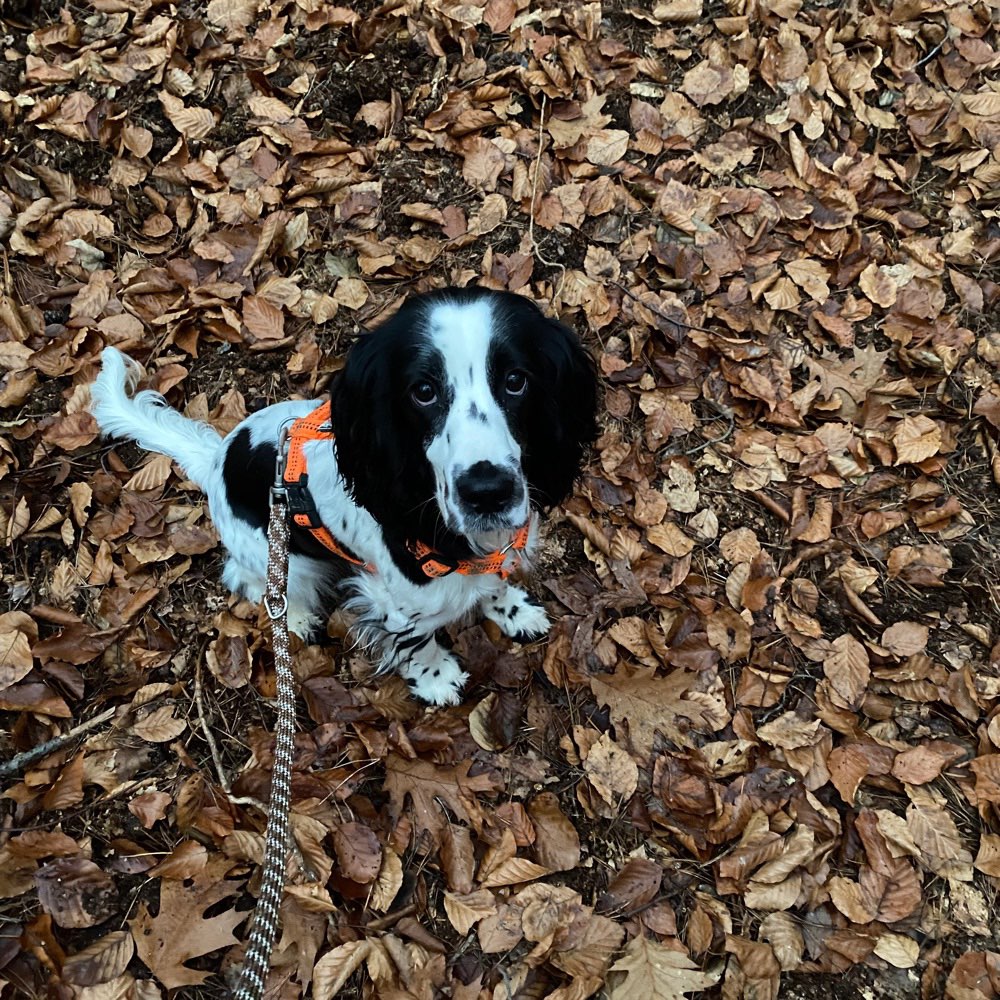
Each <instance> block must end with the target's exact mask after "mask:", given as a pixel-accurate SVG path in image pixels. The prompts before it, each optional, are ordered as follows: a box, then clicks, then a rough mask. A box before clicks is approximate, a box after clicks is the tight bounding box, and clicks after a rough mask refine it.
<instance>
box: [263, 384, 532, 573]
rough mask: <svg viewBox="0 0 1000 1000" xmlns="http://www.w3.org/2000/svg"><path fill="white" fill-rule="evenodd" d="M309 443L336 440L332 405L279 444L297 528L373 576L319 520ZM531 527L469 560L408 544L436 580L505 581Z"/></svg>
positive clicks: (279, 476) (280, 472) (299, 423)
mask: <svg viewBox="0 0 1000 1000" xmlns="http://www.w3.org/2000/svg"><path fill="white" fill-rule="evenodd" d="M310 441H333V426H332V424H331V422H330V403H329V402H326V403H323V404H322V405H321V406H318V407H317V408H316V409H315V410H313V411H312V413H309V414H307V415H306V416H304V417H300V418H299V419H298V420H296V421H295V422H294V423H293V424H292V426H291V428H290V429H289V430H288V432H287V434H286V433H282V436H281V439H280V440H279V442H278V458H277V463H278V467H277V473H276V476H275V482H276V487H275V488H276V489H279V488H280V489H283V490H284V492H285V496H286V497H287V502H288V514H289V516H290V517H291V519H292V521H293V523H294V524H296V525H298V526H299V527H300V528H305V529H306V531H308V532H309V533H310V534H311V535H312V536H313V538H315V539H316V541H317V542H319V543H320V544H321V545H322V546H324V547H325V548H326V549H328V550H329V551H330V552H332V553H333V554H334V555H336V556H339V557H340V558H341V559H345V560H346V561H347V562H349V563H352V564H353V565H355V566H361V567H362V568H363V569H365V570H367V571H368V572H369V573H374V572H375V566H374V565H373V564H372V563H366V562H365V561H364V560H362V559H359V558H358V557H357V556H356V555H354V553H353V552H351V551H349V550H348V549H347V548H345V547H344V546H343V545H341V544H340V543H339V542H338V541H337V539H336V538H334V536H333V535H332V534H331V533H330V531H329V529H327V527H326V526H325V525H324V524H323V521H322V519H321V518H320V516H319V511H317V509H316V504H315V502H314V501H313V498H312V494H311V493H310V492H309V473H308V463H307V462H306V456H305V451H304V450H303V447H304V445H305V444H306V443H308V442H310ZM278 483H280V487H279V486H278V485H277V484H278ZM530 523H531V522H530V520H529V521H527V522H525V523H524V524H523V525H522V526H521V527H520V528H519V529H518V530H517V532H516V533H515V534H514V537H513V538H512V539H511V540H510V541H509V542H508V543H507V544H506V545H505V546H504V547H503V548H501V549H497V550H495V551H494V552H489V553H487V554H486V555H482V556H475V557H472V558H470V559H449V558H447V557H446V556H444V555H442V554H441V553H440V552H435V551H434V549H432V548H431V547H430V546H429V545H426V544H425V543H424V542H420V541H416V542H407V544H406V548H407V550H408V551H409V552H410V554H411V555H412V556H413V558H414V559H416V560H417V564H418V565H419V566H420V569H421V571H422V572H423V573H424V575H425V576H428V577H430V578H431V579H437V578H438V577H442V576H448V575H449V574H450V573H458V574H459V575H460V576H499V577H500V578H501V579H506V578H507V577H508V576H510V574H511V573H513V572H514V570H516V569H517V568H518V566H519V565H520V564H521V553H522V551H523V550H524V547H525V546H526V545H527V544H528V536H529V534H530V531H529V525H530Z"/></svg>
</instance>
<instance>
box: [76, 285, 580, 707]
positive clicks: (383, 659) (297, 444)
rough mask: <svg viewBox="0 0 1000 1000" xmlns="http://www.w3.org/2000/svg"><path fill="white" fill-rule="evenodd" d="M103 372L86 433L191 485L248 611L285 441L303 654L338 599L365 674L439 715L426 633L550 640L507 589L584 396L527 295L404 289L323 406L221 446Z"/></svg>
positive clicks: (258, 426) (130, 373)
mask: <svg viewBox="0 0 1000 1000" xmlns="http://www.w3.org/2000/svg"><path fill="white" fill-rule="evenodd" d="M101 360H102V367H101V371H100V373H99V374H98V376H97V378H96V380H95V381H94V383H93V384H92V386H91V400H92V402H91V413H92V414H93V415H94V417H95V419H96V421H97V423H98V425H99V427H100V429H101V432H102V433H103V434H104V435H105V436H108V437H113V438H128V439H131V440H133V441H136V442H137V443H138V444H139V445H140V446H141V447H143V448H145V449H147V450H148V451H155V452H161V453H163V454H165V455H169V456H170V457H171V458H172V459H173V460H174V461H175V462H176V463H177V464H178V465H179V466H180V467H181V468H182V469H183V471H184V474H185V475H186V476H187V477H188V478H189V479H190V480H192V481H193V482H195V483H196V484H197V485H198V486H199V488H201V489H202V490H203V491H204V492H205V494H206V495H207V499H208V506H209V512H210V514H211V516H212V520H213V522H214V524H215V527H216V529H217V531H218V533H219V536H220V539H221V541H222V543H223V545H224V546H225V548H226V550H227V554H226V562H225V569H224V572H223V577H222V578H223V582H224V583H225V584H226V586H227V587H228V588H229V589H230V590H231V591H233V592H234V593H236V594H238V595H240V596H242V597H245V598H247V599H248V600H251V601H254V602H259V601H261V600H262V597H263V594H264V588H265V573H266V568H267V537H266V531H267V522H268V516H269V498H270V493H269V491H270V488H271V486H272V484H273V482H274V475H275V467H276V461H277V460H278V458H279V452H280V453H281V454H282V455H284V451H285V446H284V444H283V443H282V438H283V435H285V434H286V433H288V432H289V429H290V435H291V436H290V443H289V444H288V445H287V448H288V452H287V458H286V459H285V470H286V471H285V475H284V479H285V483H286V485H287V488H288V491H289V492H288V497H289V509H290V512H291V513H292V521H293V523H292V525H291V541H290V546H289V573H288V593H287V599H288V622H289V627H290V629H291V630H292V631H294V632H295V633H296V634H298V635H299V636H300V637H302V638H303V639H305V640H306V641H309V640H315V639H316V638H317V637H318V636H320V635H324V634H325V627H326V620H327V617H328V614H329V611H330V610H331V605H332V602H333V601H334V600H335V598H336V597H337V596H338V591H339V592H340V596H341V597H342V603H343V605H344V606H345V607H346V608H347V609H348V610H349V611H351V612H353V613H354V614H355V615H356V625H355V626H354V632H355V635H356V636H357V638H358V640H359V641H360V642H361V643H362V644H363V645H365V646H367V647H369V648H370V649H371V650H372V651H373V653H374V656H373V658H374V660H375V662H376V670H377V671H388V670H397V671H398V672H399V673H400V674H401V676H402V677H403V678H404V680H405V681H406V682H407V683H408V684H409V686H410V689H411V691H413V693H414V694H415V695H416V696H417V697H418V698H420V699H422V700H423V701H425V702H428V703H430V704H434V705H446V704H456V703H457V702H458V700H459V698H460V696H461V693H462V690H463V687H464V685H465V683H466V681H467V679H468V678H467V675H466V673H465V672H464V671H463V670H462V667H461V665H460V664H459V662H458V661H457V660H456V658H455V657H454V656H453V655H452V654H451V653H450V652H448V651H447V650H446V649H444V648H443V647H442V646H441V645H440V644H439V643H438V641H437V639H436V637H435V633H436V631H437V630H438V629H440V628H443V627H444V626H447V625H449V624H451V623H453V622H458V621H461V620H464V619H466V618H467V617H468V616H469V615H470V614H471V613H472V612H474V611H476V610H478V611H479V612H480V613H481V614H482V615H484V616H485V617H486V618H488V619H490V620H491V621H493V622H495V623H496V624H497V625H498V626H499V627H500V629H501V631H502V632H504V633H505V634H506V635H509V636H512V637H514V638H516V639H517V640H519V641H528V640H532V639H537V638H539V637H541V636H543V635H545V634H546V633H547V631H548V627H549V623H548V619H547V617H546V614H545V611H544V609H543V608H542V607H540V606H539V605H538V604H536V603H534V602H533V601H532V600H531V599H530V598H529V596H528V595H527V593H525V591H523V590H522V589H520V588H519V587H517V586H514V585H512V584H511V583H509V582H508V581H507V576H508V574H509V572H510V571H511V570H512V569H514V568H516V567H517V566H518V564H522V565H523V566H524V567H527V566H529V565H530V563H531V559H532V555H533V553H534V551H535V549H536V543H537V529H538V512H539V511H540V510H542V509H544V508H546V507H550V506H552V505H554V504H557V503H559V502H560V501H561V500H562V499H563V498H564V497H565V496H566V495H567V494H568V493H569V491H570V490H571V488H572V486H573V482H574V480H575V479H576V477H577V475H578V474H579V471H580V465H581V461H582V456H583V453H584V450H585V448H586V447H587V445H588V443H589V442H591V441H592V440H593V438H594V436H595V433H596V425H595V413H596V393H597V383H596V373H595V367H594V364H593V360H592V358H591V357H590V355H589V354H588V353H587V352H586V350H585V349H584V347H583V345H582V344H581V342H580V340H579V338H578V337H577V336H576V334H575V333H574V332H573V331H571V330H570V329H568V328H567V327H566V326H563V325H562V324H561V323H558V322H556V321H555V320H552V319H549V318H547V317H546V316H545V315H544V314H543V313H542V311H541V310H540V309H539V308H538V307H537V306H536V305H535V304H534V303H533V302H531V301H530V300H528V299H526V298H524V297H522V296H520V295H515V294H512V293H510V292H497V291H491V290H487V289H480V288H445V289H441V290H438V291H433V292H429V293H425V294H423V295H418V296H414V297H412V298H410V299H408V300H407V301H406V302H405V303H404V304H403V306H402V307H401V308H400V309H399V310H398V312H397V313H396V314H395V315H394V316H393V317H392V318H391V319H389V320H388V321H387V322H385V323H384V324H383V325H381V326H380V327H378V328H377V329H376V330H375V331H374V332H372V333H369V334H366V335H364V336H362V337H361V338H360V339H359V340H358V341H357V342H356V343H355V344H354V346H353V347H352V348H351V350H350V351H349V353H348V356H347V359H346V362H345V365H344V367H343V369H342V370H341V371H340V372H339V373H338V374H337V375H335V376H334V378H333V380H332V382H331V387H330V396H329V399H328V400H327V401H325V403H324V401H321V400H315V401H308V400H306V401H290V402H282V403H275V404H272V405H271V406H268V407H265V408H264V409H261V410H259V411H258V412H256V413H254V414H252V415H251V416H249V417H247V418H246V419H245V420H244V421H243V422H242V423H240V424H239V425H238V426H237V427H236V428H234V429H233V430H232V431H231V432H230V433H229V434H228V435H226V437H224V438H222V437H220V435H219V434H218V433H217V432H216V431H215V430H214V429H213V428H211V427H210V426H208V425H207V424H205V423H201V422H199V421H195V420H191V419H189V418H187V417H184V416H183V415H182V414H180V413H179V412H177V411H176V410H174V409H172V408H171V407H170V406H169V405H168V404H167V402H166V400H165V399H164V398H163V397H162V396H161V395H160V394H159V393H155V392H152V391H149V390H146V391H143V392H139V393H137V394H136V395H134V396H131V395H130V393H131V392H132V391H133V390H134V388H135V386H136V384H137V382H138V380H139V377H140V375H141V369H140V367H139V365H138V364H137V363H136V362H135V361H133V360H132V359H130V358H128V357H127V356H126V355H124V354H122V353H121V352H120V351H118V350H117V349H116V348H113V347H108V348H105V349H104V351H103V353H102V355H101ZM293 466H294V468H293ZM289 470H290V471H289Z"/></svg>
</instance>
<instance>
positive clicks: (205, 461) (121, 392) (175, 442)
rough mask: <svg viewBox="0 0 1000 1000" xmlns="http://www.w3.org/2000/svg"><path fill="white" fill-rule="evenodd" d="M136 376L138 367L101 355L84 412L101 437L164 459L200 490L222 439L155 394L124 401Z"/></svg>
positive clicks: (111, 353)
mask: <svg viewBox="0 0 1000 1000" xmlns="http://www.w3.org/2000/svg"><path fill="white" fill-rule="evenodd" d="M141 374H142V369H141V368H140V367H139V365H138V363H137V362H135V361H133V360H132V359H131V358H130V357H127V356H126V355H124V354H122V352H121V351H119V350H118V349H117V348H115V347H106V348H105V349H104V350H103V351H102V352H101V371H100V374H99V375H98V376H97V378H96V379H94V382H93V384H92V385H91V387H90V399H91V403H90V412H91V413H92V414H93V415H94V419H95V420H96V421H97V424H98V426H99V427H100V428H101V433H102V434H104V435H105V436H107V437H116V438H129V439H130V440H132V441H135V442H136V443H137V444H139V445H140V446H141V447H143V448H145V449H146V450H147V451H157V452H159V453H160V454H162V455H169V456H170V457H171V458H172V459H173V460H174V461H175V462H176V463H177V464H178V465H179V466H180V467H181V468H182V469H183V470H184V474H185V475H186V476H187V477H188V478H189V479H191V480H193V481H194V482H195V483H197V484H198V485H199V486H200V487H201V488H202V489H205V488H206V486H207V484H208V482H209V479H210V478H211V473H212V471H213V469H215V467H216V465H217V463H218V452H219V447H220V446H221V444H222V438H221V437H220V436H219V434H218V432H217V431H215V430H214V429H213V428H212V427H209V425H208V424H206V423H203V422H202V421H200V420H192V419H190V418H189V417H185V416H184V415H183V414H181V413H178V412H177V411H176V410H175V409H174V408H173V407H171V406H170V404H169V403H168V402H167V401H166V400H165V399H164V398H163V396H161V395H160V394H159V393H158V392H153V391H152V390H150V389H146V390H145V391H143V392H139V393H136V395H135V396H130V395H129V392H130V391H131V390H132V389H134V388H135V386H136V384H137V383H138V381H139V377H140V376H141Z"/></svg>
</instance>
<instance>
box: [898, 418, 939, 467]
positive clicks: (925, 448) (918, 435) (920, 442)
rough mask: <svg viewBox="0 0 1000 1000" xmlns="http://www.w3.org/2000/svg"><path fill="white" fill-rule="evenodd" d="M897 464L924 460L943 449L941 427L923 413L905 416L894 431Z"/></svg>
mask: <svg viewBox="0 0 1000 1000" xmlns="http://www.w3.org/2000/svg"><path fill="white" fill-rule="evenodd" d="M892 443H893V444H894V445H895V446H896V465H904V464H906V463H917V462H923V461H924V460H925V459H927V458H931V457H932V456H934V455H936V454H937V453H938V452H939V451H940V450H941V443H942V437H941V428H940V427H939V426H938V425H937V424H936V423H935V422H934V421H933V420H931V419H930V417H925V416H924V415H923V414H922V413H918V414H917V415H916V416H915V417H910V416H907V417H904V418H903V419H902V420H901V421H900V422H899V423H898V424H896V427H895V429H894V430H893V432H892Z"/></svg>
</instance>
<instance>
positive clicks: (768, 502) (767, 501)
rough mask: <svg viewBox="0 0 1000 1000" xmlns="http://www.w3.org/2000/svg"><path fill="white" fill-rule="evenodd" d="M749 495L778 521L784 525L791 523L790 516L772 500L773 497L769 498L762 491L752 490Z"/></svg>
mask: <svg viewBox="0 0 1000 1000" xmlns="http://www.w3.org/2000/svg"><path fill="white" fill-rule="evenodd" d="M750 495H751V496H752V497H754V498H755V499H756V500H757V502H758V503H759V504H760V505H761V506H762V507H766V508H767V509H768V510H769V511H770V512H771V513H772V514H773V515H774V516H775V517H776V518H778V519H779V520H780V521H784V522H785V524H791V523H792V515H791V514H789V513H788V511H787V510H785V508H784V507H782V506H781V504H780V503H778V501H777V500H775V499H774V497H769V496H768V495H767V494H766V493H765V492H764V491H763V490H752V491H751V493H750Z"/></svg>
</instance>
